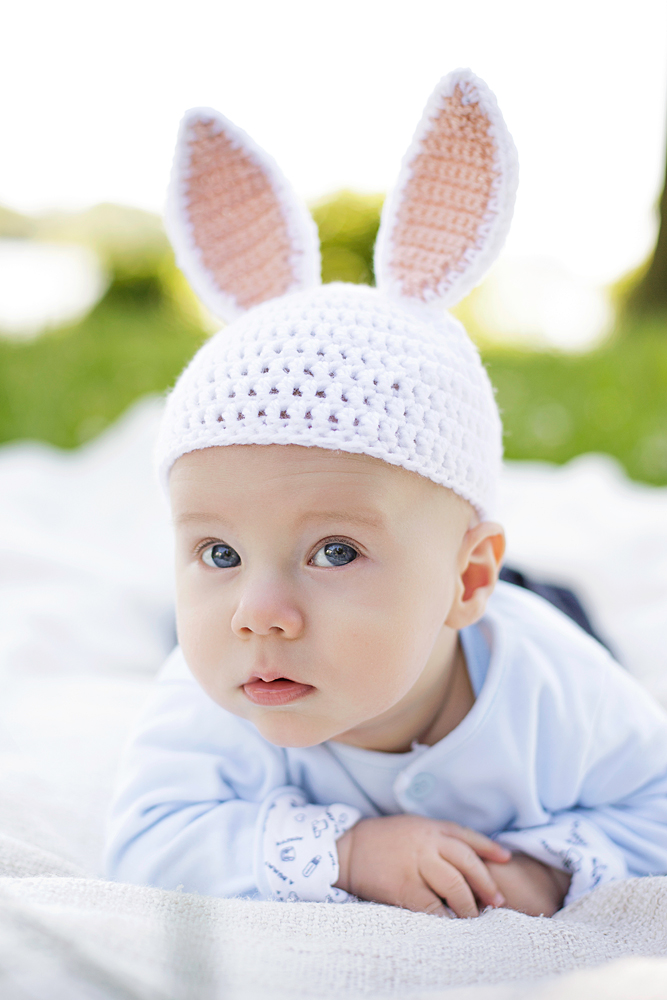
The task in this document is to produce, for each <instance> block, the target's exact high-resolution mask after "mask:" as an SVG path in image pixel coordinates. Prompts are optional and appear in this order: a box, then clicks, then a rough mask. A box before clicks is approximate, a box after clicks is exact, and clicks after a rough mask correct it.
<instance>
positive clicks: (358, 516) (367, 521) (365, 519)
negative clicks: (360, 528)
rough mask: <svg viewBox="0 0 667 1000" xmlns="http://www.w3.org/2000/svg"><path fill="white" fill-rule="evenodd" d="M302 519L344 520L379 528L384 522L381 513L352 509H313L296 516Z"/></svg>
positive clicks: (349, 522) (302, 520) (301, 520)
mask: <svg viewBox="0 0 667 1000" xmlns="http://www.w3.org/2000/svg"><path fill="white" fill-rule="evenodd" d="M298 520H299V521H300V522H304V521H345V522H347V523H348V524H360V525H364V526H365V527H369V528H379V527H381V526H382V525H383V524H384V518H383V517H382V515H381V514H364V513H362V512H361V511H354V510H343V511H340V510H313V511H308V512H307V513H305V514H302V515H301V517H299V518H298Z"/></svg>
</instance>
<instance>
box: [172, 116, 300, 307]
mask: <svg viewBox="0 0 667 1000" xmlns="http://www.w3.org/2000/svg"><path fill="white" fill-rule="evenodd" d="M188 148H189V165H188V177H187V181H186V190H185V194H186V206H185V207H186V214H187V216H188V220H189V223H190V226H191V227H192V228H191V232H192V239H193V242H194V243H195V245H196V246H197V247H198V248H199V252H200V255H201V256H200V260H201V263H202V264H203V265H204V267H205V268H206V270H207V271H208V272H210V274H211V275H212V276H213V278H214V280H215V283H216V284H217V286H218V287H219V288H223V289H225V290H226V291H227V292H228V293H231V294H233V296H234V298H235V300H236V304H237V306H238V307H239V308H241V309H249V308H250V307H251V306H253V305H257V303H259V302H263V301H265V300H266V299H272V298H277V297H278V296H280V295H284V294H285V293H286V292H287V291H288V290H289V289H290V287H291V286H293V284H294V281H295V275H294V272H293V269H292V264H291V259H290V258H291V256H292V254H293V248H292V243H291V241H290V237H289V232H288V227H287V221H286V219H285V217H284V215H283V212H282V209H281V204H280V202H279V200H278V198H277V196H276V193H275V192H274V190H273V188H272V186H271V184H270V182H269V179H268V177H267V176H266V173H265V171H264V170H263V169H262V168H261V167H260V166H259V165H258V164H257V163H255V162H254V161H253V159H252V157H251V156H250V155H249V154H248V152H247V151H246V150H245V149H243V148H242V147H241V146H239V145H238V144H237V143H234V142H233V140H232V139H231V138H230V137H229V136H227V135H226V134H225V133H224V132H223V131H221V130H220V128H219V126H218V124H217V122H215V121H202V120H200V121H195V122H193V123H192V124H191V126H190V130H189V134H188Z"/></svg>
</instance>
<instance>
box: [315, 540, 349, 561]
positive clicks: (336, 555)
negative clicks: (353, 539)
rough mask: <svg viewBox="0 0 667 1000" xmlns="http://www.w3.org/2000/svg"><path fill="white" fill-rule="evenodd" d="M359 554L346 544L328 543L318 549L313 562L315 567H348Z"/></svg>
mask: <svg viewBox="0 0 667 1000" xmlns="http://www.w3.org/2000/svg"><path fill="white" fill-rule="evenodd" d="M358 555H359V553H358V552H357V550H356V549H353V548H352V546H351V545H346V544H345V542H327V544H326V545H323V546H322V548H321V549H318V550H317V552H316V553H315V555H314V556H313V558H312V559H311V562H312V564H313V566H347V564H348V563H351V562H352V560H353V559H356V558H357V556H358Z"/></svg>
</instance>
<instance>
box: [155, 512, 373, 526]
mask: <svg viewBox="0 0 667 1000" xmlns="http://www.w3.org/2000/svg"><path fill="white" fill-rule="evenodd" d="M203 521H205V522H207V523H211V522H212V521H218V522H220V523H223V518H221V517H219V516H218V515H217V514H209V513H206V512H205V511H184V512H183V513H182V514H179V515H178V516H177V517H175V518H174V524H175V525H180V524H193V523H196V524H201V523H202V522H203ZM308 521H335V522H338V523H340V522H344V523H346V524H358V525H362V526H364V527H368V528H380V527H382V525H383V524H384V523H385V519H384V517H383V516H382V515H381V514H379V513H378V514H370V513H368V514H365V513H363V512H362V511H355V510H309V511H305V512H304V513H303V514H301V515H300V516H298V517H297V518H296V523H297V524H304V523H306V522H308ZM225 523H226V522H225Z"/></svg>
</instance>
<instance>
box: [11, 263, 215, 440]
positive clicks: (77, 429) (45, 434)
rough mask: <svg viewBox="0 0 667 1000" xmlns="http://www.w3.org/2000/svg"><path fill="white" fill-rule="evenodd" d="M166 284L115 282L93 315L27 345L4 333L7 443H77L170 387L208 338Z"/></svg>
mask: <svg viewBox="0 0 667 1000" xmlns="http://www.w3.org/2000/svg"><path fill="white" fill-rule="evenodd" d="M205 337H206V334H205V333H204V331H203V329H202V325H201V323H199V322H197V320H196V319H195V317H194V316H188V314H187V312H186V311H185V310H183V309H180V308H178V306H177V305H175V304H174V303H173V301H171V300H170V298H169V297H167V296H165V295H164V294H163V293H162V292H161V290H160V286H159V285H158V284H152V283H151V282H143V283H140V284H138V287H137V286H135V287H134V288H128V287H122V286H121V287H118V286H112V288H111V289H110V291H109V292H108V294H107V295H106V296H105V298H104V299H102V301H101V302H100V303H99V304H98V305H97V307H96V308H95V309H94V310H93V311H92V312H91V313H90V314H89V315H88V316H86V318H85V319H84V320H83V321H82V322H81V323H78V324H77V325H75V326H71V327H64V328H61V329H59V330H56V331H52V332H50V333H47V334H45V335H43V336H42V337H40V338H39V339H38V340H34V341H32V342H30V343H27V344H22V343H16V342H11V341H7V340H2V339H0V441H11V440H12V439H15V438H33V439H37V440H39V441H49V442H50V443H51V444H55V445H59V446H60V447H62V448H73V447H76V446H77V445H79V444H82V443H83V442H84V441H87V440H88V439H89V438H91V437H94V436H95V435H96V434H98V433H99V432H100V431H101V430H103V429H104V427H106V426H107V425H108V424H109V423H111V422H112V421H113V420H115V418H116V417H118V416H119V415H120V414H121V413H122V412H123V410H125V409H126V408H127V407H128V406H129V405H130V404H131V403H132V402H133V401H134V400H135V399H137V398H138V397H139V396H142V395H144V394H145V393H149V392H163V391H164V390H165V389H167V388H168V387H169V386H170V385H171V384H172V383H173V382H174V380H175V378H176V376H177V375H178V373H179V372H180V371H181V369H182V368H183V367H184V365H185V363H186V362H187V361H188V360H189V358H190V357H191V356H192V355H193V354H194V352H195V351H196V349H197V348H198V347H199V345H200V344H201V343H202V342H203V341H204V339H205Z"/></svg>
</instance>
